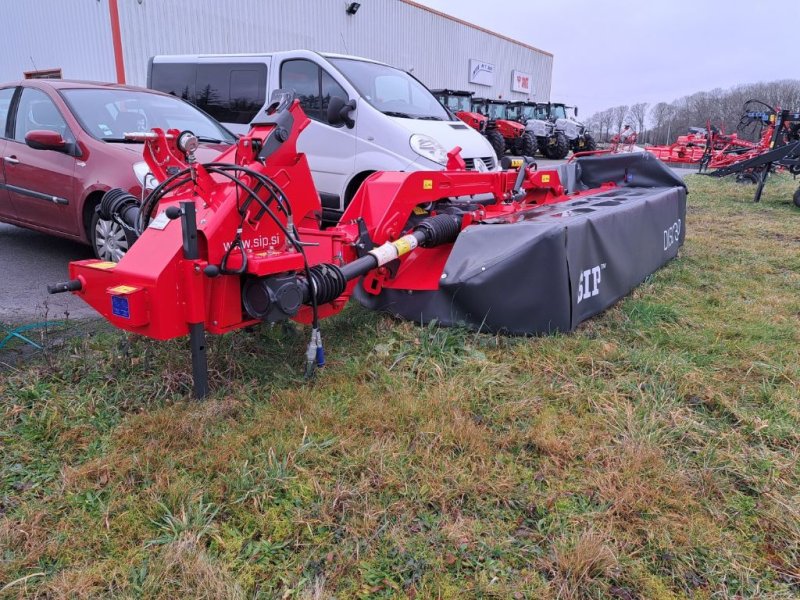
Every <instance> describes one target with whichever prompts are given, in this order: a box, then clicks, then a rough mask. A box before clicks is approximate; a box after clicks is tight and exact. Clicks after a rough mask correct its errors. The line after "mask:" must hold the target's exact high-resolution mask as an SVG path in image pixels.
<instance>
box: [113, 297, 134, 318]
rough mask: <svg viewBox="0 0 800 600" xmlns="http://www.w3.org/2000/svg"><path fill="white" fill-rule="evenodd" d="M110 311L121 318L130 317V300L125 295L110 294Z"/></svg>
mask: <svg viewBox="0 0 800 600" xmlns="http://www.w3.org/2000/svg"><path fill="white" fill-rule="evenodd" d="M111 312H112V313H113V314H114V315H115V316H117V317H122V318H123V319H130V318H131V307H130V302H128V299H127V298H126V297H125V296H111Z"/></svg>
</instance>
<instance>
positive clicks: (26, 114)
mask: <svg viewBox="0 0 800 600" xmlns="http://www.w3.org/2000/svg"><path fill="white" fill-rule="evenodd" d="M35 130H48V131H56V132H58V133H60V134H61V136H62V137H63V138H64V140H66V141H67V148H74V144H75V136H74V134H73V133H72V131H71V130H70V128H69V126H68V125H67V122H66V120H65V119H64V117H63V115H62V114H61V112H60V111H59V109H58V107H57V106H56V104H55V102H53V99H52V98H50V96H49V95H47V94H46V93H45V92H43V91H42V90H40V89H36V88H29V87H25V88H23V89H22V94H21V95H20V96H19V100H18V102H17V106H16V112H15V113H14V119H13V135H12V136H11V139H8V140H7V141H6V147H5V149H4V151H3V154H2V156H3V163H4V165H3V168H4V172H5V187H6V191H7V192H8V194H9V198H10V200H11V209H12V211H13V214H14V217H15V218H16V219H17V220H19V221H21V222H23V223H25V224H30V225H33V226H36V227H37V228H40V229H46V230H52V231H57V232H60V233H68V234H74V235H78V234H79V233H80V228H79V223H78V215H79V212H80V211H78V209H77V207H76V206H75V202H76V198H75V197H74V174H75V163H76V159H75V157H74V156H72V155H71V154H70V153H69V152H67V151H58V150H35V149H33V148H30V147H29V146H28V145H27V144H26V143H25V136H26V135H27V134H28V132H30V131H35Z"/></svg>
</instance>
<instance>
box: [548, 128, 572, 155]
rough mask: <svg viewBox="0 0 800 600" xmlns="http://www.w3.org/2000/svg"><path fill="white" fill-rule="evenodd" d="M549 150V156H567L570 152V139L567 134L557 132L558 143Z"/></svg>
mask: <svg viewBox="0 0 800 600" xmlns="http://www.w3.org/2000/svg"><path fill="white" fill-rule="evenodd" d="M549 150H550V156H548V157H547V158H553V159H555V160H562V159H564V158H567V154H569V141H568V140H567V136H565V135H564V134H563V133H561V132H558V133H556V143H555V145H553V146H550V147H549Z"/></svg>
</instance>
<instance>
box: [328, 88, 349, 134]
mask: <svg viewBox="0 0 800 600" xmlns="http://www.w3.org/2000/svg"><path fill="white" fill-rule="evenodd" d="M355 109H356V101H355V100H350V102H345V101H344V100H343V99H342V98H340V97H339V96H331V99H330V100H329V101H328V113H327V115H326V116H327V119H328V123H330V124H331V125H334V126H336V125H341V124H345V125H346V126H347V128H348V129H352V128H353V127H354V126H355V124H356V122H355V121H354V120H353V118H352V117H351V116H350V113H351V112H353V111H354V110H355Z"/></svg>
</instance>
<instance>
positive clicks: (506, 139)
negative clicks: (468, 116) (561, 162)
mask: <svg viewBox="0 0 800 600" xmlns="http://www.w3.org/2000/svg"><path fill="white" fill-rule="evenodd" d="M510 105H511V102H509V101H508V100H494V99H491V98H473V99H472V109H473V111H476V112H479V113H481V114H482V115H485V116H486V117H487V118H488V119H489V122H488V124H487V126H486V131H487V132H488V133H487V138H489V142H490V143H491V144H492V145H493V146H494V145H495V142H493V141H492V138H490V137H489V133H491V132H497V133H498V134H499V135H500V136H501V137H502V138H503V152H505V151H506V150H509V151H511V152H512V153H514V154H523V155H526V156H532V155H533V153H534V152H535V151H536V146H535V143H536V142H535V140H534V139H533V138H532V137H531V136H528V135H527V134H526V132H525V126H524V125H523V124H522V123H520V122H519V121H518V120H516V119H513V118H509V116H508V108H509V106H510ZM512 114H513V111H512ZM495 150H497V149H495ZM498 156H501V154H500V153H499V152H498Z"/></svg>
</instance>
